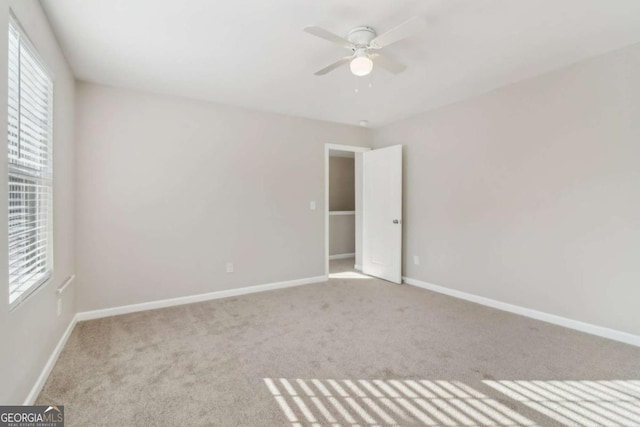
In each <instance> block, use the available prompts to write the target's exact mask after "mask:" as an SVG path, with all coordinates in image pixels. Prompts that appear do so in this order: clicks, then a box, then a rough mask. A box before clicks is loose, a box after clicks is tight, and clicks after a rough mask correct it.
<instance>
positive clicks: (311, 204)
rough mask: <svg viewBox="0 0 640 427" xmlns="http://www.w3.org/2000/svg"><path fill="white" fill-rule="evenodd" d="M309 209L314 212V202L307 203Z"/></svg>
mask: <svg viewBox="0 0 640 427" xmlns="http://www.w3.org/2000/svg"><path fill="white" fill-rule="evenodd" d="M309 209H311V210H312V211H315V210H316V202H315V201H314V200H312V201H311V202H309Z"/></svg>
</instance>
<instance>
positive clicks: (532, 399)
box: [483, 380, 640, 427]
mask: <svg viewBox="0 0 640 427" xmlns="http://www.w3.org/2000/svg"><path fill="white" fill-rule="evenodd" d="M483 382H484V383H485V384H486V385H488V386H490V387H493V388H494V389H495V390H497V391H499V392H501V393H504V394H505V395H506V396H508V397H509V398H511V399H513V400H515V401H517V402H520V403H522V404H524V405H526V406H528V407H529V408H532V409H534V410H536V411H538V412H540V413H541V414H544V415H546V416H547V417H549V418H551V419H553V420H555V421H557V422H558V423H560V424H562V425H565V426H582V427H604V426H607V427H618V426H629V427H632V426H635V427H637V426H638V425H640V381H624V380H616V381H483Z"/></svg>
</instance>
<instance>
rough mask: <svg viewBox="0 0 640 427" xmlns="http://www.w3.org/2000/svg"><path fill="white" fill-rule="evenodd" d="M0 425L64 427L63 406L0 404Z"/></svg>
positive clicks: (13, 426)
mask: <svg viewBox="0 0 640 427" xmlns="http://www.w3.org/2000/svg"><path fill="white" fill-rule="evenodd" d="M0 427H64V406H0Z"/></svg>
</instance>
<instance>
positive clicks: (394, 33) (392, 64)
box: [304, 17, 425, 76]
mask: <svg viewBox="0 0 640 427" xmlns="http://www.w3.org/2000/svg"><path fill="white" fill-rule="evenodd" d="M424 26H425V22H424V20H423V19H421V18H417V17H416V18H411V19H409V20H408V21H406V22H404V23H403V24H400V25H398V26H397V27H395V28H392V29H391V30H389V31H387V32H386V33H383V34H381V35H378V34H377V33H376V31H375V30H374V29H373V28H371V27H366V26H365V27H356V28H354V29H353V30H351V31H349V33H348V34H347V38H346V39H345V38H342V37H340V36H338V35H336V34H333V33H332V32H330V31H327V30H325V29H324V28H321V27H315V26H313V27H306V28H305V29H304V31H306V32H307V33H309V34H312V35H314V36H316V37H320V38H322V39H325V40H328V41H330V42H332V43H335V44H337V45H340V46H342V47H343V48H345V49H349V50H350V51H351V52H353V53H352V54H351V55H349V56H345V57H344V58H340V59H339V60H337V61H336V62H334V63H333V64H330V65H327V66H326V67H324V68H322V69H321V70H318V71H316V72H315V73H314V74H315V75H316V76H323V75H325V74H327V73H328V72H330V71H333V70H335V69H336V68H338V67H340V66H341V65H345V64H347V63H349V68H350V69H351V72H352V73H353V74H355V75H356V76H366V75H367V74H369V73H370V72H371V70H373V64H374V63H375V64H376V65H378V66H380V67H382V68H384V69H386V70H388V71H390V72H392V73H394V74H398V73H401V72H403V71H404V70H405V69H406V68H407V67H406V66H405V65H403V64H401V63H399V62H396V61H394V60H393V59H391V58H388V57H386V56H384V55H381V54H380V53H378V52H377V51H378V50H380V49H382V48H383V47H386V46H389V45H390V44H392V43H395V42H397V41H400V40H402V39H405V38H407V37H409V36H410V35H412V34H413V33H415V32H417V31H419V30H421V29H422V28H424Z"/></svg>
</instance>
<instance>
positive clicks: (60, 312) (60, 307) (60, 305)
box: [58, 298, 62, 316]
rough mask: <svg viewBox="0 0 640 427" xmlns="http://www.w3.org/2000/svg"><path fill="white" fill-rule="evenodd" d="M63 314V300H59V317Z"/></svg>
mask: <svg viewBox="0 0 640 427" xmlns="http://www.w3.org/2000/svg"><path fill="white" fill-rule="evenodd" d="M61 314H62V298H58V316H60V315H61Z"/></svg>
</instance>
